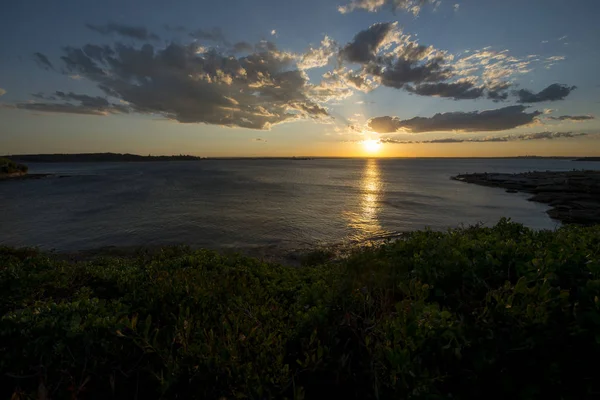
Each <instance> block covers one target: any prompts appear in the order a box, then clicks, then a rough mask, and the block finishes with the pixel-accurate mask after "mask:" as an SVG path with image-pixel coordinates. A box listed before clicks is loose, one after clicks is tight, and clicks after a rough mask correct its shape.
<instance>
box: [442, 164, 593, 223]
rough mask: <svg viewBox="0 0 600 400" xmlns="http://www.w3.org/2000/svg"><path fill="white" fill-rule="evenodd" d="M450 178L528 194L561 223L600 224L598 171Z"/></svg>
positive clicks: (476, 175) (499, 174) (458, 176)
mask: <svg viewBox="0 0 600 400" xmlns="http://www.w3.org/2000/svg"><path fill="white" fill-rule="evenodd" d="M451 179H454V180H457V181H461V182H466V183H474V184H476V185H482V186H492V187H500V188H504V189H506V191H507V192H511V193H513V192H524V193H531V194H533V196H532V197H531V198H529V200H530V201H537V202H539V203H545V204H549V205H550V206H552V209H550V210H548V214H549V215H550V217H552V218H554V219H557V220H559V221H561V222H563V223H572V224H581V225H592V224H597V223H600V171H564V172H553V171H545V172H542V171H539V172H538V171H536V172H526V173H521V174H502V173H490V174H488V173H476V174H464V175H457V176H453V177H452V178H451Z"/></svg>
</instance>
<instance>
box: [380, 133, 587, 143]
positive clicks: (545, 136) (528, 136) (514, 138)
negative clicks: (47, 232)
mask: <svg viewBox="0 0 600 400" xmlns="http://www.w3.org/2000/svg"><path fill="white" fill-rule="evenodd" d="M587 135H588V134H587V133H573V132H536V133H525V134H521V135H508V136H490V137H484V138H468V139H463V138H443V139H432V140H417V141H412V140H399V139H394V138H382V139H380V140H379V142H380V143H389V144H428V143H488V142H522V141H528V140H552V139H567V138H575V137H580V136H587Z"/></svg>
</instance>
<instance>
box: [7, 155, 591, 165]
mask: <svg viewBox="0 0 600 400" xmlns="http://www.w3.org/2000/svg"><path fill="white" fill-rule="evenodd" d="M3 157H5V158H8V159H10V160H13V161H15V162H21V163H84V162H85V163H87V162H167V161H207V160H223V161H238V160H269V161H277V160H291V161H305V160H344V159H367V158H379V159H382V160H393V159H398V160H436V159H438V160H486V159H488V160H513V159H515V160H521V159H523V160H569V161H600V157H580V156H569V157H565V156H510V157H368V156H366V157H312V156H289V157H200V156H192V155H172V156H165V155H162V156H153V155H147V156H142V155H138V154H130V153H123V154H121V153H73V154H70V153H56V154H13V155H6V156H3Z"/></svg>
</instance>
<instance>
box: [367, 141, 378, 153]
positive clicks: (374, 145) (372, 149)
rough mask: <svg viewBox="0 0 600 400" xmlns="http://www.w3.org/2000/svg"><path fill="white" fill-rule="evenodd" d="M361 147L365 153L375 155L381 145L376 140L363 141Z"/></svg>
mask: <svg viewBox="0 0 600 400" xmlns="http://www.w3.org/2000/svg"><path fill="white" fill-rule="evenodd" d="M363 147H364V148H365V151H366V152H367V153H377V152H378V151H379V149H380V148H381V143H380V142H379V141H378V140H373V139H369V140H365V141H363Z"/></svg>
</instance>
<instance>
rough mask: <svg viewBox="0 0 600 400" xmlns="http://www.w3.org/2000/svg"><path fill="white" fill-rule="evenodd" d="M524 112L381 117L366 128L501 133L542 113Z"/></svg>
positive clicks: (517, 109)
mask: <svg viewBox="0 0 600 400" xmlns="http://www.w3.org/2000/svg"><path fill="white" fill-rule="evenodd" d="M526 109H527V107H525V106H509V107H504V108H500V109H496V110H486V111H472V112H460V111H459V112H447V113H439V114H435V115H434V116H433V117H414V118H411V119H406V120H401V119H400V118H398V117H389V116H385V117H377V118H372V119H370V120H369V122H368V127H369V129H371V130H372V131H374V132H378V133H391V132H398V131H404V132H412V133H423V132H442V131H459V132H486V131H503V130H507V129H512V128H516V127H518V126H524V125H528V124H531V123H533V122H534V121H536V119H537V117H538V116H539V115H541V114H542V113H541V112H539V111H533V112H530V113H527V112H525V110H526Z"/></svg>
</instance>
